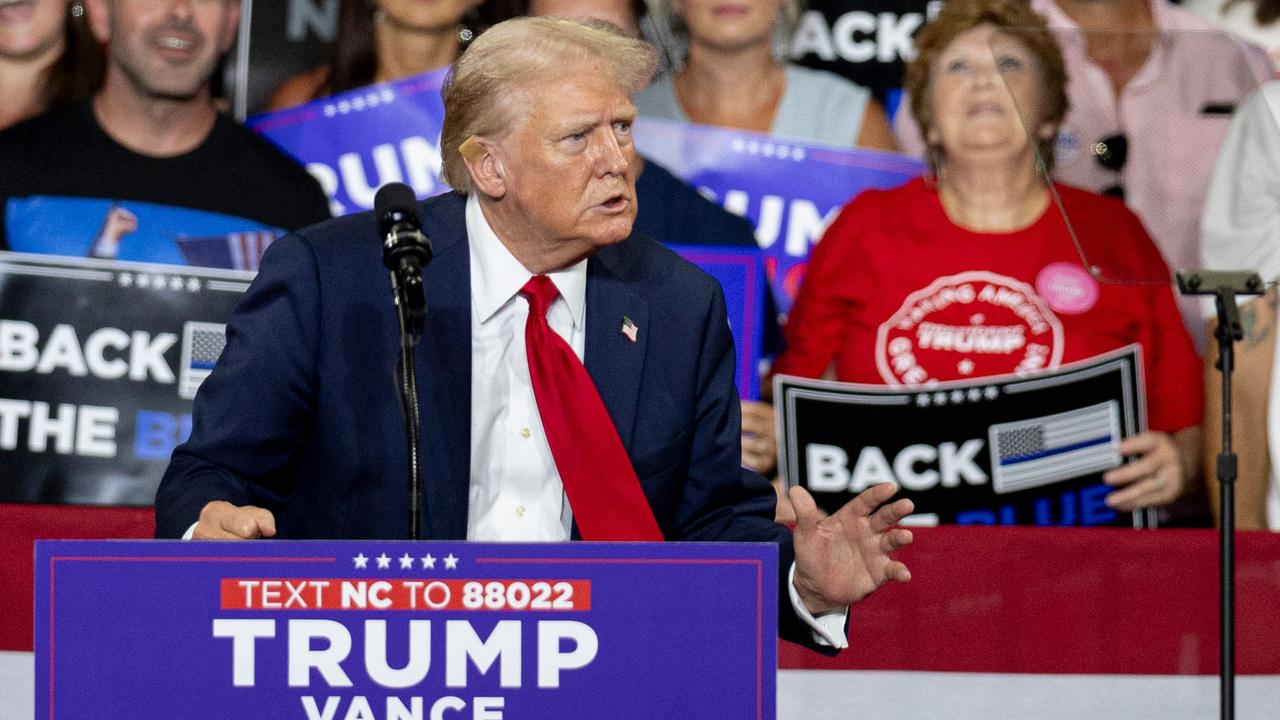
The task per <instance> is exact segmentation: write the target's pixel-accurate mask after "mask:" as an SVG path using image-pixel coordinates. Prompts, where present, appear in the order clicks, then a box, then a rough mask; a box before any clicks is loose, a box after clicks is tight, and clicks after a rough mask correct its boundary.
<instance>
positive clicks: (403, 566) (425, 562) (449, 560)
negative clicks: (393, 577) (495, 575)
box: [351, 551, 462, 570]
mask: <svg viewBox="0 0 1280 720" xmlns="http://www.w3.org/2000/svg"><path fill="white" fill-rule="evenodd" d="M370 560H372V561H373V563H372V564H370V562H369V561H370ZM437 560H444V568H442V569H444V570H457V569H458V562H459V561H461V560H462V558H460V557H458V556H456V555H454V554H453V553H449V554H448V555H446V556H445V557H442V558H441V557H436V556H435V555H432V554H431V553H427V554H426V555H418V556H414V555H412V554H411V553H409V552H407V551H406V552H404V554H402V555H399V556H391V555H388V554H387V553H385V552H381V553H379V554H378V555H377V556H376V557H371V556H369V555H366V554H364V553H363V552H362V553H359V554H357V555H354V556H352V558H351V562H352V564H353V565H355V569H357V570H375V569H376V570H396V569H399V570H413V569H415V568H418V569H421V570H435V569H436V561H437ZM397 566H398V567H397Z"/></svg>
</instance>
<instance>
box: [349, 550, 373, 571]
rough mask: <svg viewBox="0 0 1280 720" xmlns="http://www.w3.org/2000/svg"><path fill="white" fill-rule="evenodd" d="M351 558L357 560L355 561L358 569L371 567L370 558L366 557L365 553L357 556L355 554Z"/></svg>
mask: <svg viewBox="0 0 1280 720" xmlns="http://www.w3.org/2000/svg"><path fill="white" fill-rule="evenodd" d="M351 559H352V560H355V562H356V569H357V570H363V569H365V568H367V567H369V558H367V557H365V556H364V553H360V554H359V555H357V556H355V557H353V558H351Z"/></svg>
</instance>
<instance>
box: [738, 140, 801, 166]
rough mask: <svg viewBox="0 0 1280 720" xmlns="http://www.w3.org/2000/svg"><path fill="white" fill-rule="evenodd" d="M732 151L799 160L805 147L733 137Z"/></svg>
mask: <svg viewBox="0 0 1280 720" xmlns="http://www.w3.org/2000/svg"><path fill="white" fill-rule="evenodd" d="M732 147H733V151H734V152H736V153H739V154H746V155H755V156H757V157H766V158H777V159H779V160H793V161H795V162H800V161H801V160H804V158H805V155H806V153H805V149H804V148H802V147H797V146H795V145H787V144H786V143H777V142H769V141H767V140H766V141H761V140H748V139H745V138H734V140H733V144H732Z"/></svg>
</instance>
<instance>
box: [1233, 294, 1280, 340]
mask: <svg viewBox="0 0 1280 720" xmlns="http://www.w3.org/2000/svg"><path fill="white" fill-rule="evenodd" d="M1278 298H1280V295H1278V294H1277V293H1276V289H1275V288H1271V289H1270V290H1268V291H1267V293H1266V294H1265V295H1263V297H1262V298H1261V299H1260V300H1254V301H1251V302H1247V303H1245V304H1244V305H1243V306H1241V308H1240V325H1241V326H1242V328H1243V330H1244V345H1245V347H1246V348H1250V349H1252V348H1257V347H1260V346H1262V345H1263V344H1264V343H1267V342H1270V341H1271V337H1272V335H1271V334H1272V332H1273V331H1274V329H1275V324H1276V308H1277V299H1278Z"/></svg>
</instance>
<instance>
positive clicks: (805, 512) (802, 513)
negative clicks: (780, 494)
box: [787, 485, 822, 527]
mask: <svg viewBox="0 0 1280 720" xmlns="http://www.w3.org/2000/svg"><path fill="white" fill-rule="evenodd" d="M787 499H789V500H790V501H791V509H792V510H793V511H794V512H795V515H796V526H797V527H799V526H803V525H812V524H813V523H816V522H818V521H819V520H821V519H822V517H821V515H819V514H818V504H817V503H816V502H814V500H813V496H812V495H810V494H809V491H808V490H805V489H804V488H802V487H800V486H799V485H792V486H791V489H790V490H788V491H787Z"/></svg>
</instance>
